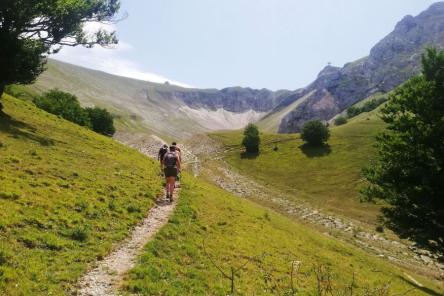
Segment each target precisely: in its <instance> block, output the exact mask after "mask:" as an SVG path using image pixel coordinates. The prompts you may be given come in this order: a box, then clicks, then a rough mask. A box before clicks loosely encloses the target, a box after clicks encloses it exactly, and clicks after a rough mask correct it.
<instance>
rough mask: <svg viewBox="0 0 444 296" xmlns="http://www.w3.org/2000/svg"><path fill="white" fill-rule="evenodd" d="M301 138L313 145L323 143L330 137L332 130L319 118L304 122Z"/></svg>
mask: <svg viewBox="0 0 444 296" xmlns="http://www.w3.org/2000/svg"><path fill="white" fill-rule="evenodd" d="M301 138H302V140H304V141H305V142H306V143H307V144H309V145H312V146H319V145H322V144H323V143H324V142H326V141H328V139H329V138H330V131H329V129H328V127H326V126H325V125H324V124H323V123H322V122H320V121H319V120H313V121H308V122H306V123H305V124H304V127H303V129H302V133H301Z"/></svg>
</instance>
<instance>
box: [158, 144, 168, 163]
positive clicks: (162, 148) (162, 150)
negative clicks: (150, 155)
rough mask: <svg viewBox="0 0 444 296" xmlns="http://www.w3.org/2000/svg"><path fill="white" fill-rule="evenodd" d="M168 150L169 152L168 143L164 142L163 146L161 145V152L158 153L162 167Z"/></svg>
mask: <svg viewBox="0 0 444 296" xmlns="http://www.w3.org/2000/svg"><path fill="white" fill-rule="evenodd" d="M167 152H168V145H167V144H164V145H163V146H162V147H160V149H159V153H158V154H157V160H158V161H159V162H160V167H162V162H163V157H164V156H165V154H166V153H167Z"/></svg>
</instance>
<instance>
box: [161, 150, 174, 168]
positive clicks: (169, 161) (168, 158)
mask: <svg viewBox="0 0 444 296" xmlns="http://www.w3.org/2000/svg"><path fill="white" fill-rule="evenodd" d="M176 162H177V155H176V153H174V152H167V153H166V154H165V156H164V157H163V164H164V165H165V166H166V167H167V168H174V167H176Z"/></svg>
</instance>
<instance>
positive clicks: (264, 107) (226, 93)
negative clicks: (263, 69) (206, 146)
mask: <svg viewBox="0 0 444 296" xmlns="http://www.w3.org/2000/svg"><path fill="white" fill-rule="evenodd" d="M158 93H159V94H160V95H161V96H162V97H163V98H164V99H167V100H173V99H174V100H179V101H182V102H183V103H185V104H186V105H187V106H189V107H190V108H193V109H201V108H203V109H209V110H213V111H215V110H218V109H224V110H226V111H230V112H236V113H242V112H246V111H249V110H253V111H257V112H269V111H271V110H272V109H273V108H275V107H276V106H277V105H279V104H280V103H281V102H282V100H284V99H285V98H286V97H288V95H290V94H291V93H292V92H291V91H285V90H283V91H278V92H273V91H270V90H268V89H261V90H256V89H251V88H242V87H230V88H224V89H222V90H216V89H210V90H190V89H183V90H176V91H173V92H171V91H158Z"/></svg>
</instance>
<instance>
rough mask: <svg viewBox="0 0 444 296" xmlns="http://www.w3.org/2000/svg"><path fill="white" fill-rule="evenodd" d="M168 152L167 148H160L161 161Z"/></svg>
mask: <svg viewBox="0 0 444 296" xmlns="http://www.w3.org/2000/svg"><path fill="white" fill-rule="evenodd" d="M167 152H168V149H167V148H163V147H162V148H160V150H159V158H160V160H162V159H163V157H164V156H165V154H166V153H167Z"/></svg>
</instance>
